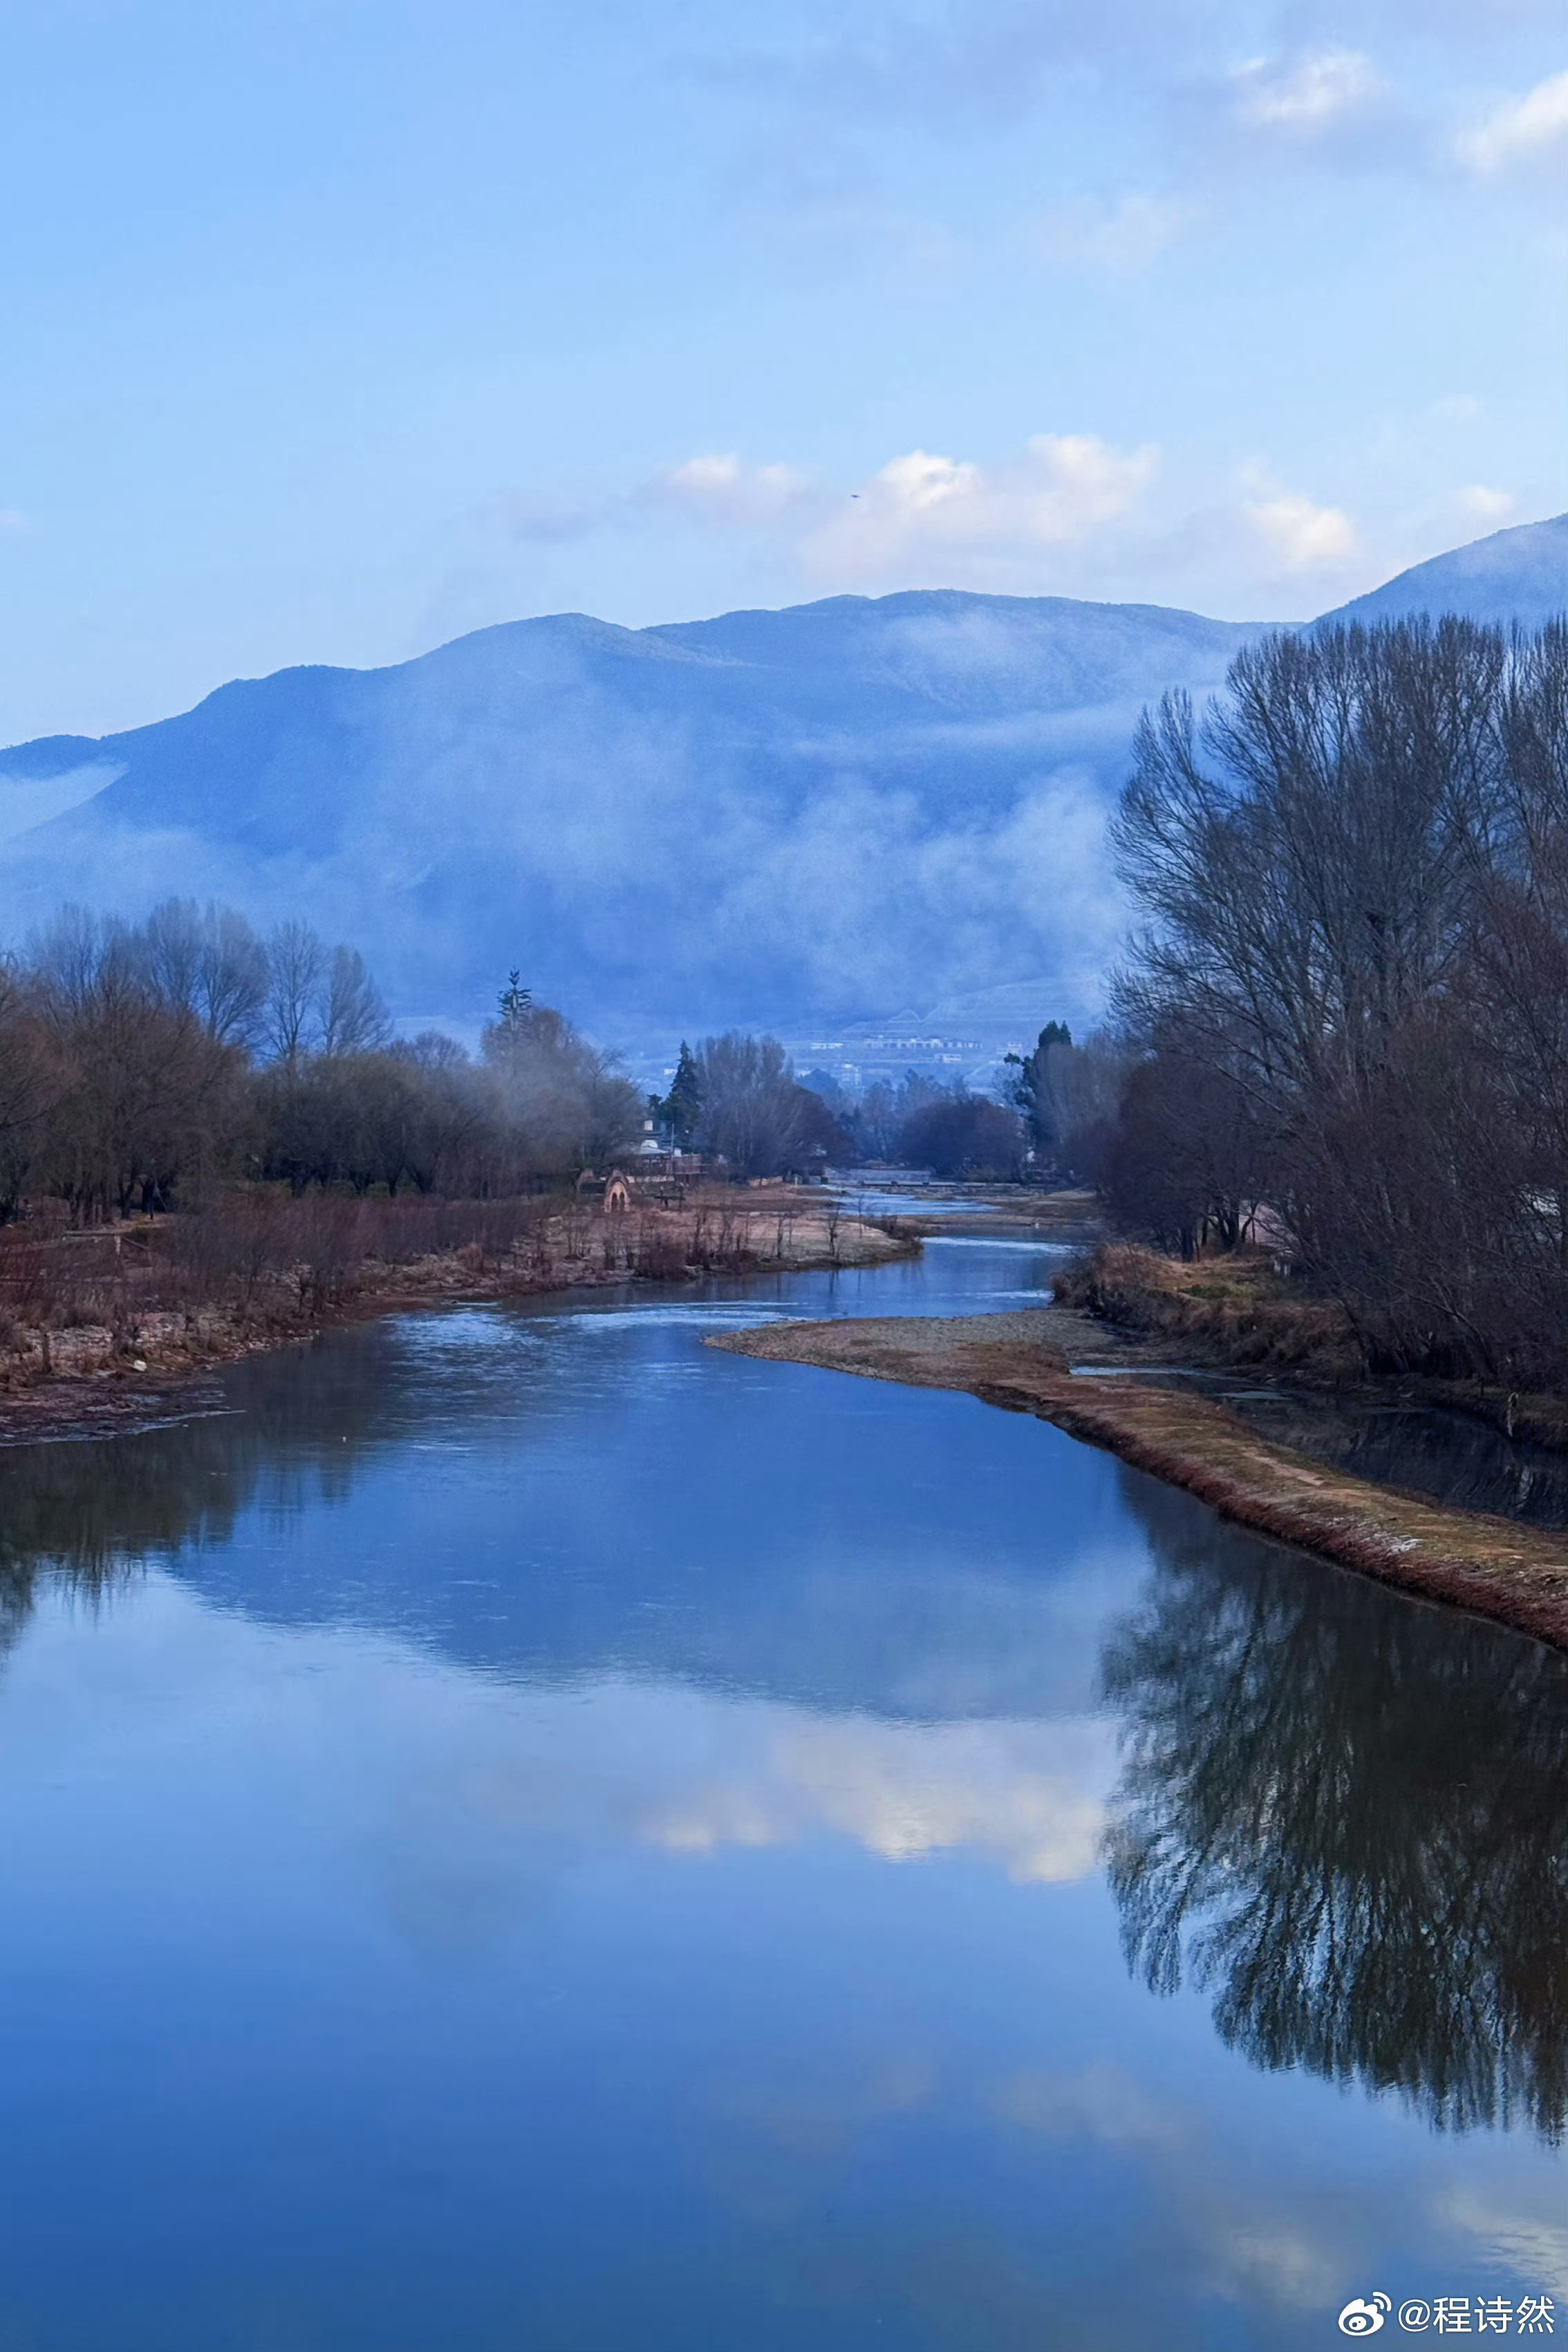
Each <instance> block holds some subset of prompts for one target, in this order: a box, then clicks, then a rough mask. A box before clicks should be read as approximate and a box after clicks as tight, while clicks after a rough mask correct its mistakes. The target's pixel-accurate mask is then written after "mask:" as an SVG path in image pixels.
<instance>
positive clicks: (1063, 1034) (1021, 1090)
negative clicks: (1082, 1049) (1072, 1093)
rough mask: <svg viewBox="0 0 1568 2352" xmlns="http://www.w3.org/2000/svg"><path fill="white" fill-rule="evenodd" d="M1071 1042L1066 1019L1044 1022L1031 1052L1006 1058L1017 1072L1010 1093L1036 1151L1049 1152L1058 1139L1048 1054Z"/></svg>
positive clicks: (1069, 1044)
mask: <svg viewBox="0 0 1568 2352" xmlns="http://www.w3.org/2000/svg"><path fill="white" fill-rule="evenodd" d="M1053 1045H1066V1046H1068V1047H1070V1046H1071V1045H1072V1031H1071V1030H1070V1029H1069V1028H1068V1024H1067V1023H1066V1022H1065V1021H1047V1024H1046V1025H1045V1027H1044V1028H1043V1029H1042V1030H1041V1032H1040V1034H1039V1038H1038V1041H1037V1045H1036V1046H1035V1050H1034V1052H1033V1053H1032V1054H1009V1055H1007V1056H1006V1059H1007V1061H1008V1062H1009V1063H1010V1064H1011V1065H1012V1066H1013V1067H1014V1068H1015V1069H1016V1071H1017V1073H1018V1075H1017V1076H1016V1078H1015V1079H1014V1080H1013V1083H1012V1086H1011V1087H1010V1089H1009V1092H1010V1094H1011V1097H1012V1100H1013V1105H1014V1108H1015V1109H1016V1110H1021V1111H1022V1112H1023V1114H1024V1117H1025V1118H1026V1120H1027V1122H1028V1127H1029V1139H1030V1141H1031V1142H1032V1143H1033V1145H1034V1147H1035V1149H1036V1150H1037V1151H1041V1152H1047V1153H1048V1152H1049V1151H1050V1150H1052V1149H1053V1148H1054V1146H1055V1144H1056V1142H1057V1111H1056V1104H1055V1100H1054V1098H1053V1096H1052V1092H1051V1082H1050V1071H1049V1057H1050V1052H1051V1048H1052V1047H1053Z"/></svg>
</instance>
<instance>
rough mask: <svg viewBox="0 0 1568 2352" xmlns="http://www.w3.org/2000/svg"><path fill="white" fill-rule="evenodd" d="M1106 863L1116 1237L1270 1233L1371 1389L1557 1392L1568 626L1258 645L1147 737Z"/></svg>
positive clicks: (1360, 633)
mask: <svg viewBox="0 0 1568 2352" xmlns="http://www.w3.org/2000/svg"><path fill="white" fill-rule="evenodd" d="M1116 842H1117V846H1118V850H1119V854H1120V858H1121V870H1122V873H1123V876H1124V878H1125V880H1126V882H1127V883H1128V885H1129V886H1130V887H1131V892H1132V894H1133V897H1134V899H1135V901H1136V903H1137V905H1138V907H1139V908H1140V909H1141V910H1142V916H1143V918H1144V929H1143V930H1142V935H1141V937H1140V938H1139V940H1138V941H1137V943H1136V946H1135V948H1134V950H1133V952H1132V954H1131V958H1130V960H1129V962H1128V964H1127V966H1126V969H1125V970H1124V971H1123V972H1122V974H1121V980H1120V982H1119V987H1118V994H1117V1008H1116V1009H1117V1016H1118V1031H1119V1036H1118V1043H1119V1047H1120V1050H1121V1055H1122V1059H1123V1069H1124V1076H1123V1083H1122V1085H1121V1097H1120V1103H1119V1105H1118V1107H1117V1108H1116V1109H1115V1110H1114V1111H1113V1113H1112V1114H1111V1115H1110V1117H1109V1118H1107V1119H1105V1120H1104V1122H1103V1123H1102V1126H1101V1129H1100V1134H1099V1138H1098V1141H1097V1146H1096V1160H1097V1166H1096V1173H1097V1175H1098V1179H1099V1181H1100V1189H1101V1192H1102V1193H1103V1195H1104V1197H1105V1199H1106V1201H1107V1203H1108V1205H1109V1207H1110V1209H1111V1211H1112V1213H1114V1214H1115V1215H1116V1217H1117V1219H1118V1221H1119V1222H1120V1223H1121V1225H1122V1226H1123V1227H1124V1229H1126V1230H1129V1231H1131V1232H1133V1233H1136V1234H1142V1235H1143V1236H1145V1237H1147V1238H1149V1239H1151V1240H1153V1241H1155V1242H1157V1243H1159V1244H1163V1245H1164V1246H1166V1247H1169V1248H1178V1249H1183V1250H1185V1251H1190V1250H1191V1249H1192V1248H1193V1247H1194V1246H1195V1245H1196V1244H1198V1243H1199V1242H1200V1241H1201V1240H1202V1239H1204V1238H1205V1237H1208V1238H1212V1239H1215V1240H1217V1241H1219V1242H1222V1243H1233V1242H1235V1241H1236V1240H1237V1237H1238V1236H1240V1235H1242V1234H1244V1233H1245V1232H1247V1231H1248V1230H1251V1231H1253V1232H1260V1233H1262V1234H1264V1235H1265V1236H1266V1237H1272V1238H1273V1239H1274V1240H1275V1242H1276V1244H1277V1246H1278V1247H1279V1249H1280V1250H1282V1251H1283V1252H1284V1253H1285V1254H1286V1255H1289V1258H1290V1259H1291V1260H1292V1261H1293V1262H1294V1264H1295V1265H1297V1266H1298V1267H1299V1269H1300V1272H1301V1273H1302V1274H1303V1276H1305V1277H1306V1278H1307V1279H1308V1280H1309V1281H1310V1282H1311V1283H1312V1284H1314V1285H1316V1286H1318V1287H1320V1288H1321V1289H1322V1290H1323V1291H1325V1292H1327V1293H1329V1294H1331V1295H1332V1296H1334V1297H1338V1298H1339V1299H1341V1300H1342V1301H1343V1303H1344V1304H1345V1306H1346V1307H1347V1308H1348V1309H1349V1310H1350V1312H1351V1314H1352V1317H1353V1318H1354V1320H1355V1322H1356V1325H1357V1328H1359V1329H1360V1331H1361V1332H1362V1334H1363V1339H1364V1341H1365V1344H1366V1347H1367V1349H1368V1354H1369V1357H1370V1359H1371V1360H1372V1361H1373V1362H1374V1363H1381V1364H1383V1365H1385V1366H1387V1367H1389V1368H1392V1369H1401V1368H1409V1369H1421V1370H1430V1371H1436V1372H1445V1373H1452V1374H1467V1375H1475V1376H1478V1377H1481V1378H1485V1379H1489V1380H1498V1381H1506V1382H1508V1383H1509V1384H1510V1385H1518V1386H1525V1385H1532V1384H1534V1385H1538V1384H1541V1383H1543V1382H1552V1381H1560V1380H1561V1379H1562V1378H1563V1376H1564V1374H1565V1373H1568V1214H1565V1212H1568V625H1564V624H1562V623H1556V624H1553V625H1550V626H1548V627H1547V628H1545V629H1544V630H1543V631H1542V632H1541V633H1540V634H1538V635H1534V636H1530V637H1522V636H1521V637H1515V638H1511V639H1510V638H1507V637H1505V636H1504V635H1501V634H1500V632H1498V631H1496V630H1493V629H1488V628H1483V627H1480V626H1478V625H1474V624H1472V623H1469V622H1465V621H1459V620H1454V619H1446V620H1441V621H1438V622H1436V623H1432V622H1428V621H1425V620H1415V621H1405V622H1400V623H1397V624H1394V625H1384V626H1381V627H1378V628H1374V629H1363V628H1359V627H1352V628H1337V629H1334V630H1331V631H1325V632H1322V633H1320V634H1317V635H1310V634H1307V635H1279V636H1277V637H1273V638H1270V639H1268V640H1266V641H1264V642H1262V643H1260V644H1258V645H1256V646H1251V647H1249V648H1247V650H1246V651H1244V652H1243V653H1242V654H1241V655H1240V656H1238V657H1237V660H1236V662H1235V663H1234V665H1233V666H1232V668H1231V671H1230V674H1229V678H1228V682H1227V690H1226V694H1225V696H1224V697H1223V698H1221V700H1220V701H1219V702H1218V703H1217V704H1216V705H1215V707H1214V708H1212V709H1211V710H1210V711H1209V712H1208V713H1207V715H1206V716H1205V717H1204V718H1202V719H1199V718H1198V717H1196V716H1195V714H1194V711H1193V709H1192V708H1191V705H1190V703H1189V702H1188V701H1187V699H1186V698H1185V697H1184V696H1169V697H1167V698H1166V699H1165V700H1164V701H1163V704H1162V705H1161V706H1160V708H1159V709H1158V711H1157V712H1155V713H1152V714H1150V715H1146V717H1145V719H1144V721H1143V724H1142V729H1141V730H1140V734H1139V738H1138V743H1137V751H1136V759H1135V765H1134V771H1133V773H1132V776H1131V781H1130V782H1129V784H1128V787H1127V790H1126V793H1125V794H1124V796H1123V800H1122V803H1121V812H1120V815H1119V817H1118V820H1117V824H1116Z"/></svg>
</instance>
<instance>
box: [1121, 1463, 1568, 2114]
mask: <svg viewBox="0 0 1568 2352" xmlns="http://www.w3.org/2000/svg"><path fill="white" fill-rule="evenodd" d="M1125 1484H1126V1487H1127V1493H1128V1500H1129V1502H1130V1504H1131V1507H1132V1508H1133V1509H1134V1510H1135V1511H1136V1512H1137V1513H1138V1515H1139V1517H1141V1518H1142V1519H1143V1521H1144V1522H1145V1524H1146V1526H1147V1527H1148V1529H1149V1533H1150V1536H1151V1538H1152V1546H1153V1550H1154V1556H1155V1559H1156V1562H1157V1566H1156V1570H1155V1582H1154V1589H1153V1594H1152V1602H1151V1604H1150V1606H1149V1607H1148V1608H1147V1610H1146V1611H1145V1612H1143V1613H1142V1614H1141V1615H1140V1616H1139V1617H1138V1618H1137V1619H1135V1620H1132V1621H1130V1622H1128V1623H1127V1624H1126V1625H1125V1626H1123V1627H1122V1628H1121V1630H1120V1632H1119V1633H1116V1634H1114V1635H1113V1636H1112V1639H1111V1642H1110V1645H1109V1647H1108V1649H1107V1653H1106V1656H1105V1660H1104V1668H1103V1671H1104V1676H1105V1685H1106V1689H1107V1693H1108V1696H1110V1700H1111V1702H1112V1704H1113V1705H1115V1706H1117V1707H1119V1708H1120V1709H1121V1710H1122V1712H1123V1714H1124V1717H1125V1735H1124V1738H1125V1756H1126V1764H1125V1769H1124V1773H1123V1778H1122V1781H1121V1789H1120V1790H1119V1794H1118V1798H1117V1801H1116V1809H1115V1812H1114V1816H1113V1823H1112V1827H1111V1829H1110V1834H1109V1841H1108V1846H1109V1860H1110V1879H1111V1885H1112V1886H1113V1888H1114V1891H1115V1894H1116V1897H1117V1900H1118V1902H1119V1904H1120V1906H1121V1918H1122V1931H1123V1938H1124V1942H1125V1945H1126V1948H1127V1953H1128V1958H1129V1961H1130V1963H1131V1965H1132V1966H1133V1967H1135V1968H1136V1969H1139V1970H1140V1971H1141V1972H1142V1974H1143V1976H1144V1977H1145V1978H1146V1979H1147V1981H1148V1982H1149V1983H1150V1985H1151V1986H1152V1987H1153V1988H1154V1989H1155V1990H1160V1991H1170V1990H1174V1988H1175V1987H1176V1985H1177V1984H1178V1983H1179V1982H1180V1980H1181V1978H1182V1976H1183V1973H1184V1971H1185V1973H1186V1974H1187V1976H1188V1977H1189V1978H1190V1979H1192V1981H1194V1982H1195V1983H1198V1984H1201V1985H1204V1986H1205V1987H1212V1988H1214V1989H1215V1992H1216V1996H1217V1997H1216V1999H1215V2011H1214V2014H1215V2023H1216V2025H1217V2026H1218V2028H1219V2031H1220V2032H1221V2034H1222V2035H1223V2037H1224V2038H1225V2040H1226V2042H1231V2043H1233V2044H1235V2045H1236V2046H1237V2048H1238V2049H1240V2050H1242V2051H1244V2052H1245V2053H1247V2056H1248V2057H1249V2058H1251V2059H1252V2060H1253V2061H1254V2062H1255V2063H1257V2064H1259V2065H1263V2066H1269V2067H1285V2066H1302V2067H1306V2068H1309V2069H1310V2071H1311V2072H1313V2073H1314V2074H1324V2075H1328V2076H1330V2077H1331V2078H1332V2079H1333V2080H1334V2081H1336V2082H1341V2083H1349V2082H1352V2081H1353V2082H1359V2083H1361V2084H1364V2085H1366V2086H1367V2087H1368V2088H1373V2089H1378V2090H1384V2089H1395V2090H1398V2091H1399V2092H1401V2093H1403V2094H1404V2095H1405V2097H1406V2098H1408V2099H1409V2100H1410V2101H1411V2102H1412V2103H1413V2104H1414V2105H1416V2106H1417V2107H1418V2108H1419V2109H1420V2110H1421V2111H1422V2112H1423V2113H1424V2114H1425V2115H1426V2116H1428V2118H1429V2119H1430V2120H1431V2121H1432V2122H1433V2123H1435V2124H1436V2125H1438V2126H1446V2127H1448V2128H1452V2129H1458V2130H1463V2129H1467V2128H1470V2127H1474V2126H1483V2125H1489V2124H1495V2123H1506V2122H1509V2121H1510V2120H1522V2119H1526V2118H1528V2120H1529V2121H1530V2122H1531V2124H1532V2125H1533V2126H1535V2127H1536V2129H1537V2130H1539V2131H1540V2132H1542V2134H1543V2135H1545V2136H1546V2137H1549V2138H1552V2139H1556V2138H1558V2137H1561V2135H1562V2134H1563V2129H1564V2125H1565V2122H1568V1661H1564V1660H1563V1658H1561V1657H1558V1656H1555V1655H1554V1654H1552V1653H1551V1652H1550V1651H1547V1650H1545V1649H1542V1648H1541V1647H1540V1646H1539V1645H1538V1644H1536V1643H1531V1642H1529V1641H1526V1640H1524V1639H1523V1638H1522V1637H1520V1636H1516V1635H1510V1634H1509V1633H1504V1632H1502V1631H1501V1630H1500V1629H1497V1628H1494V1627H1491V1626H1489V1625H1486V1624H1483V1623H1481V1622H1479V1621H1477V1620H1473V1619H1468V1618H1464V1617H1460V1616H1458V1614H1456V1613H1454V1612H1445V1611H1439V1610H1436V1609H1433V1608H1426V1607H1422V1606H1419V1605H1417V1604H1415V1603H1413V1602H1411V1601H1406V1600H1404V1599H1402V1598H1401V1597H1400V1596H1398V1595H1396V1594H1394V1593H1391V1592H1388V1591H1384V1589H1383V1588H1381V1587H1379V1586H1377V1585H1375V1584H1372V1583H1370V1582H1367V1581H1364V1580H1361V1579H1358V1578H1354V1577H1352V1576H1349V1575H1344V1574H1342V1573H1339V1572H1338V1571H1334V1570H1329V1569H1326V1568H1321V1567H1319V1566H1317V1565H1314V1564H1309V1563H1307V1562H1304V1561H1302V1560H1301V1559H1299V1558H1297V1557H1294V1556H1292V1555H1291V1554H1290V1553H1289V1552H1286V1551H1284V1550H1281V1549H1278V1548H1276V1547H1274V1546H1272V1545H1266V1544H1263V1543H1259V1542H1258V1541H1255V1540H1254V1539H1252V1538H1248V1537H1246V1536H1242V1535H1240V1534H1238V1533H1237V1531H1236V1530H1234V1529H1231V1528H1225V1527H1224V1526H1222V1525H1219V1524H1217V1523H1216V1522H1215V1520H1213V1519H1212V1518H1211V1517H1209V1516H1208V1515H1207V1514H1206V1513H1202V1512H1200V1511H1199V1510H1198V1509H1197V1508H1196V1507H1194V1506H1193V1505H1192V1504H1190V1503H1189V1502H1188V1501H1187V1499H1186V1498H1185V1497H1184V1496H1178V1495H1174V1494H1173V1493H1171V1492H1170V1491H1169V1490H1167V1489H1163V1488H1160V1487H1157V1486H1153V1485H1152V1482H1150V1481H1148V1480H1145V1479H1142V1478H1137V1477H1133V1476H1128V1477H1127V1478H1126V1480H1125Z"/></svg>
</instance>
